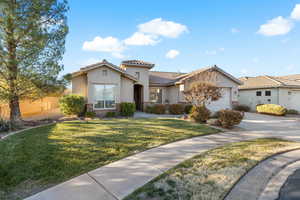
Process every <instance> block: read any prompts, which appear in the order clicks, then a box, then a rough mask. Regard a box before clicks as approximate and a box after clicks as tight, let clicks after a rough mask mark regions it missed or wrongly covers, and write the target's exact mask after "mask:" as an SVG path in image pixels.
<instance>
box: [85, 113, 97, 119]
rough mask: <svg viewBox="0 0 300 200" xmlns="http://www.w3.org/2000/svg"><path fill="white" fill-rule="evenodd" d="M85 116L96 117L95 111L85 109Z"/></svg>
mask: <svg viewBox="0 0 300 200" xmlns="http://www.w3.org/2000/svg"><path fill="white" fill-rule="evenodd" d="M85 117H88V118H95V117H96V113H95V112H93V111H87V112H86V113H85Z"/></svg>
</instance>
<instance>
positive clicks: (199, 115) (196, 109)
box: [190, 106, 210, 123]
mask: <svg viewBox="0 0 300 200" xmlns="http://www.w3.org/2000/svg"><path fill="white" fill-rule="evenodd" d="M209 116H210V111H209V110H208V109H207V108H206V106H193V108H192V111H191V113H190V117H191V118H192V119H194V120H195V121H196V122H200V123H203V122H206V121H207V120H208V119H209Z"/></svg>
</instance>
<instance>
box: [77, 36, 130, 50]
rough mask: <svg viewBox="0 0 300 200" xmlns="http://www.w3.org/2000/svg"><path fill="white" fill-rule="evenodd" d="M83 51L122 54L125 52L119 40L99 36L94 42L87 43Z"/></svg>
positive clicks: (84, 44)
mask: <svg viewBox="0 0 300 200" xmlns="http://www.w3.org/2000/svg"><path fill="white" fill-rule="evenodd" d="M82 49H83V50H85V51H100V52H121V51H123V50H124V46H123V45H122V43H121V42H120V41H119V39H118V38H114V37H111V36H109V37H106V38H101V37H100V36H97V37H95V38H94V40H92V41H85V42H84V43H83V47H82Z"/></svg>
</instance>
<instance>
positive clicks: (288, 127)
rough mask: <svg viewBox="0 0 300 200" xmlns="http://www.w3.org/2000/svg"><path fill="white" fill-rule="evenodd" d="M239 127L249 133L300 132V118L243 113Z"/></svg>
mask: <svg viewBox="0 0 300 200" xmlns="http://www.w3.org/2000/svg"><path fill="white" fill-rule="evenodd" d="M239 127H241V128H243V129H246V130H249V131H294V130H300V117H281V116H271V115H262V114H256V113H245V118H244V120H243V121H242V123H241V124H240V125H239Z"/></svg>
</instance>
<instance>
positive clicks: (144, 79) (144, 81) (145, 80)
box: [126, 66, 149, 102]
mask: <svg viewBox="0 0 300 200" xmlns="http://www.w3.org/2000/svg"><path fill="white" fill-rule="evenodd" d="M126 72H127V73H128V74H130V75H132V76H134V77H135V73H136V72H139V73H140V79H139V80H138V82H137V83H136V84H141V85H143V96H144V99H143V101H144V102H148V101H149V69H148V68H144V67H133V66H126Z"/></svg>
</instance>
